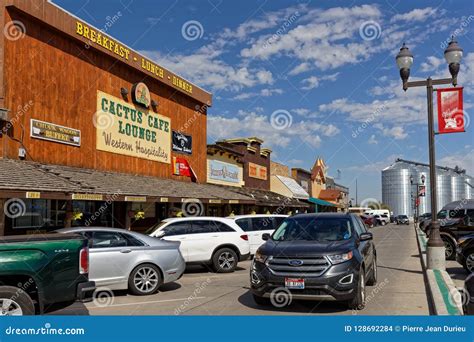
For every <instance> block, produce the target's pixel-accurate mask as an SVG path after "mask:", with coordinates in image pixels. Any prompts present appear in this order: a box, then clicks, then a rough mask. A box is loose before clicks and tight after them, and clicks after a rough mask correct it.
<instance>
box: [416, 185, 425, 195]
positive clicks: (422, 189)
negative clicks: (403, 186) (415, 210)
mask: <svg viewBox="0 0 474 342" xmlns="http://www.w3.org/2000/svg"><path fill="white" fill-rule="evenodd" d="M425 196H426V186H425V185H419V186H418V197H425Z"/></svg>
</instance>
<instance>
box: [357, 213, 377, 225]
mask: <svg viewBox="0 0 474 342" xmlns="http://www.w3.org/2000/svg"><path fill="white" fill-rule="evenodd" d="M360 218H361V220H362V222H364V224H365V225H366V226H367V227H369V228H373V227H375V226H376V225H377V221H376V220H375V217H373V216H370V215H361V216H360Z"/></svg>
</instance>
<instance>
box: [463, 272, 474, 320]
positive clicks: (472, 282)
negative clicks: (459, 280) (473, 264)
mask: <svg viewBox="0 0 474 342" xmlns="http://www.w3.org/2000/svg"><path fill="white" fill-rule="evenodd" d="M464 293H465V295H466V296H467V297H468V298H466V299H467V300H464V301H463V311H464V314H465V315H470V316H472V315H474V273H471V274H470V275H469V276H468V277H467V278H466V280H465V281H464Z"/></svg>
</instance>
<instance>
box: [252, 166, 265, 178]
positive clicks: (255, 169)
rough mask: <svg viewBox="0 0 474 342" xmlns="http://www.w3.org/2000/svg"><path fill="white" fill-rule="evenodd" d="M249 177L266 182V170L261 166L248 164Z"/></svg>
mask: <svg viewBox="0 0 474 342" xmlns="http://www.w3.org/2000/svg"><path fill="white" fill-rule="evenodd" d="M249 177H252V178H257V179H261V180H267V168H266V167H265V166H262V165H258V164H254V163H249Z"/></svg>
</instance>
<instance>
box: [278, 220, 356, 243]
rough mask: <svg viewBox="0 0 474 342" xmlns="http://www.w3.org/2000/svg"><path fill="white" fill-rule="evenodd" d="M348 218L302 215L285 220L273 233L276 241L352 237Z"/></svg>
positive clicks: (344, 238) (325, 239)
mask: <svg viewBox="0 0 474 342" xmlns="http://www.w3.org/2000/svg"><path fill="white" fill-rule="evenodd" d="M351 235H352V234H351V221H350V220H349V219H348V218H325V217H300V218H289V219H286V220H285V221H283V223H282V224H281V225H280V227H278V229H277V230H276V231H275V232H274V233H273V235H272V239H273V240H275V241H297V240H300V241H301V240H307V241H318V242H326V241H342V240H347V239H349V238H350V237H351Z"/></svg>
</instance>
